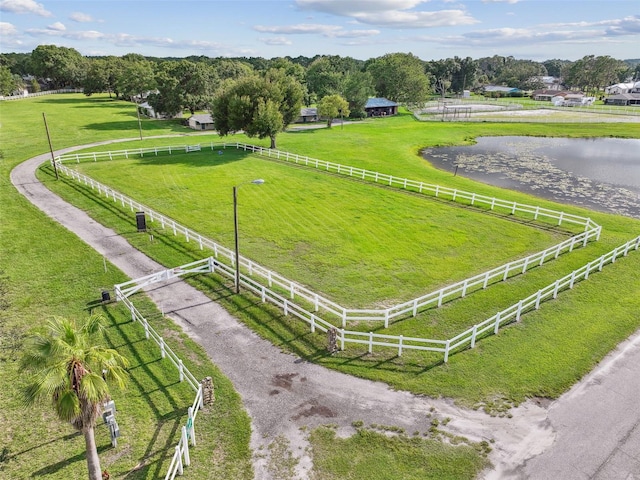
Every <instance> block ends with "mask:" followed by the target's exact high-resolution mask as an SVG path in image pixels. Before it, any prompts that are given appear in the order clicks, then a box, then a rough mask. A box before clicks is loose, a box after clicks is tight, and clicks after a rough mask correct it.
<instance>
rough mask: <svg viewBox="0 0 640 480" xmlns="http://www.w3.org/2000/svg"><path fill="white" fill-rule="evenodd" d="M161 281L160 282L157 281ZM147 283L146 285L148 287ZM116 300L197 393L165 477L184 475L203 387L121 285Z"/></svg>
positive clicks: (201, 403) (192, 441) (116, 292)
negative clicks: (124, 307)
mask: <svg viewBox="0 0 640 480" xmlns="http://www.w3.org/2000/svg"><path fill="white" fill-rule="evenodd" d="M145 278H146V277H145ZM167 278H170V277H167ZM156 281H159V280H156ZM148 284H149V283H146V284H145V285H148ZM114 290H115V295H116V300H118V301H121V302H122V303H123V304H124V305H125V306H126V308H127V309H128V310H129V312H130V313H131V319H132V320H133V321H134V322H139V323H140V324H141V325H142V327H143V328H144V333H145V337H146V338H147V340H148V339H149V338H151V339H152V340H153V341H154V342H156V344H158V346H159V347H160V356H161V357H162V358H167V359H169V361H170V362H171V363H172V364H173V365H174V366H175V367H176V368H177V369H178V373H179V376H180V381H181V382H182V381H185V380H186V381H187V383H188V384H189V386H190V387H191V388H193V389H194V390H195V392H196V396H195V398H194V400H193V403H192V405H191V406H190V407H189V408H188V417H187V423H186V425H183V426H182V429H181V436H180V440H179V441H178V445H176V447H175V452H174V454H173V457H172V458H171V463H170V464H169V470H168V472H167V475H166V477H165V480H167V479H173V478H175V476H176V474H179V475H182V474H183V471H184V467H185V466H189V465H190V464H191V459H190V456H189V440H190V441H191V445H192V446H194V447H195V446H196V436H195V423H196V417H197V416H198V411H199V410H200V409H201V408H202V407H203V397H202V395H203V391H202V385H201V384H200V382H198V380H197V379H196V377H195V376H194V375H193V374H192V373H191V372H190V371H189V369H188V368H187V367H186V366H185V365H184V363H183V362H182V359H181V358H180V357H178V355H177V354H176V353H175V352H174V351H173V350H172V349H171V347H169V346H168V345H167V344H166V342H165V341H164V338H162V337H161V336H160V335H159V334H158V332H156V331H155V330H154V329H153V327H152V326H151V325H149V322H148V321H147V319H146V318H144V316H143V315H142V314H141V313H140V312H139V311H138V309H137V308H136V307H135V306H134V305H133V303H132V302H131V301H130V300H129V299H128V298H127V297H128V296H129V295H131V293H133V292H129V293H127V290H126V289H125V290H124V291H123V290H122V289H121V288H120V286H119V285H115V286H114Z"/></svg>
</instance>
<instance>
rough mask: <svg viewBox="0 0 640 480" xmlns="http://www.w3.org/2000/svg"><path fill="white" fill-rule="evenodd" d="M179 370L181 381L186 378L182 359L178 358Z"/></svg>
mask: <svg viewBox="0 0 640 480" xmlns="http://www.w3.org/2000/svg"><path fill="white" fill-rule="evenodd" d="M178 371H179V372H180V381H181V382H182V381H183V380H184V365H183V364H182V359H181V358H179V359H178Z"/></svg>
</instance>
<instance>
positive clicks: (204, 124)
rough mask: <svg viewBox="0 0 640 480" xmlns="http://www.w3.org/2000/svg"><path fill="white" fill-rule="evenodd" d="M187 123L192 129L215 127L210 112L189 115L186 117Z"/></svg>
mask: <svg viewBox="0 0 640 480" xmlns="http://www.w3.org/2000/svg"><path fill="white" fill-rule="evenodd" d="M187 123H188V125H189V128H192V129H194V130H213V129H214V128H215V126H214V125H213V118H211V114H210V113H199V114H196V115H191V116H190V117H189V118H188V120H187Z"/></svg>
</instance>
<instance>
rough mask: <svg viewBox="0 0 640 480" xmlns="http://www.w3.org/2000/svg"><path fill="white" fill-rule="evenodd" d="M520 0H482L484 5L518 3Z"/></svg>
mask: <svg viewBox="0 0 640 480" xmlns="http://www.w3.org/2000/svg"><path fill="white" fill-rule="evenodd" d="M519 1H520V0H482V3H511V4H513V3H518V2H519Z"/></svg>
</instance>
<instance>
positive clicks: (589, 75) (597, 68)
mask: <svg viewBox="0 0 640 480" xmlns="http://www.w3.org/2000/svg"><path fill="white" fill-rule="evenodd" d="M563 73H564V82H565V84H567V85H569V86H571V87H577V88H580V89H582V90H584V91H585V92H589V93H593V94H596V93H597V92H598V91H599V90H601V89H603V88H604V87H606V86H608V85H611V84H613V83H616V82H619V81H620V79H621V77H622V78H624V76H626V75H628V74H629V66H628V65H627V64H625V63H624V62H623V61H621V60H616V59H615V58H611V57H610V56H608V55H604V56H598V57H596V56H594V55H587V56H586V57H583V58H581V59H580V60H577V61H576V62H574V63H572V64H571V65H570V66H568V67H567V68H566V69H565V71H564V72H563Z"/></svg>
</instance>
